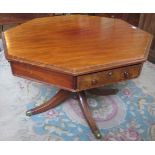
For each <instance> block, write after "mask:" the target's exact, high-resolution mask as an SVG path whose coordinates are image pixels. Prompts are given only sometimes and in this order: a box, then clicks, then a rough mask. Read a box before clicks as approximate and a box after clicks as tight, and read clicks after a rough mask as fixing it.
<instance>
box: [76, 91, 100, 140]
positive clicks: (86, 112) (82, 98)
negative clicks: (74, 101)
mask: <svg viewBox="0 0 155 155" xmlns="http://www.w3.org/2000/svg"><path fill="white" fill-rule="evenodd" d="M77 95H78V98H79V103H80V106H81V109H82V111H83V114H84V116H85V118H86V120H87V122H88V124H89V126H90V128H91V130H92V132H93V133H94V134H95V136H96V138H101V134H100V131H99V129H98V127H97V125H96V122H95V120H94V119H93V116H92V114H91V111H90V108H89V105H88V102H87V97H86V94H85V92H84V91H81V92H79V93H77Z"/></svg>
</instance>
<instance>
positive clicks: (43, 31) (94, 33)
mask: <svg viewBox="0 0 155 155" xmlns="http://www.w3.org/2000/svg"><path fill="white" fill-rule="evenodd" d="M3 39H4V40H5V44H6V49H7V50H6V56H7V58H8V59H9V60H12V61H20V62H24V63H31V64H32V65H37V66H41V67H45V68H47V69H51V70H55V71H58V72H62V73H66V74H71V75H82V74H86V73H92V72H96V71H100V70H103V69H109V68H116V67H119V66H123V65H128V64H134V63H137V62H143V61H144V60H146V58H147V55H148V50H149V47H150V43H151V40H152V36H151V35H150V34H149V33H147V32H144V31H142V30H140V29H139V28H137V27H134V26H132V25H130V24H128V23H126V22H125V21H123V20H120V19H113V18H105V17H96V16H86V15H69V16H56V17H44V18H36V19H33V20H30V21H28V22H26V23H23V24H21V25H19V26H17V27H14V28H11V29H9V30H7V31H5V32H4V33H3Z"/></svg>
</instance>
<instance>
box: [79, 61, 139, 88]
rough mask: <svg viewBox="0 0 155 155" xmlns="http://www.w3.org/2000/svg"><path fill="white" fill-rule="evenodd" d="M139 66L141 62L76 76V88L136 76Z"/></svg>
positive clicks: (95, 85)
mask: <svg viewBox="0 0 155 155" xmlns="http://www.w3.org/2000/svg"><path fill="white" fill-rule="evenodd" d="M141 68H142V64H137V65H132V66H127V67H121V68H117V69H111V70H106V71H101V72H97V73H92V74H86V75H81V76H78V77H77V88H78V90H85V89H90V88H95V87H100V86H102V85H105V84H111V83H115V82H119V81H123V80H129V79H132V78H136V77H137V76H138V75H139V74H140V71H141Z"/></svg>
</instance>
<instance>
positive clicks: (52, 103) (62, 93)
mask: <svg viewBox="0 0 155 155" xmlns="http://www.w3.org/2000/svg"><path fill="white" fill-rule="evenodd" d="M70 94H71V92H69V91H66V90H63V89H61V90H59V91H58V92H57V93H56V95H55V96H54V97H52V98H51V99H50V100H49V101H48V102H46V103H44V104H42V105H40V106H38V107H36V108H33V109H30V110H28V111H27V112H26V115H27V116H32V115H35V114H38V113H42V112H45V111H47V110H49V109H51V108H54V107H56V106H57V105H59V104H60V103H61V102H63V101H65V100H66V99H67V98H68V97H69V96H70Z"/></svg>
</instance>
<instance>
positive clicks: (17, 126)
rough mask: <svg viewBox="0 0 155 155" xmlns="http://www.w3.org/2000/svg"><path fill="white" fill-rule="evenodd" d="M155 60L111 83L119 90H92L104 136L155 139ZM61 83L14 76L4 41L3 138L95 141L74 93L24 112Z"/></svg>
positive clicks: (0, 71)
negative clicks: (54, 104) (43, 107)
mask: <svg viewBox="0 0 155 155" xmlns="http://www.w3.org/2000/svg"><path fill="white" fill-rule="evenodd" d="M154 86H155V65H154V64H152V63H150V62H146V63H145V64H144V66H143V70H142V73H141V75H140V77H139V78H137V79H134V80H129V81H126V82H121V83H118V84H115V85H110V86H108V87H115V88H118V89H119V93H118V94H117V95H111V96H106V97H105V96H104V97H97V96H93V95H90V94H87V96H88V100H89V105H90V107H91V110H92V113H93V117H94V119H95V120H96V122H97V124H98V127H99V128H100V129H101V133H102V135H103V138H102V139H101V140H104V141H109V140H117V141H118V140H119V141H120V140H133V141H136V140H155V87H154ZM57 91H58V88H56V87H54V86H49V85H44V84H41V83H37V82H33V81H30V80H26V79H22V78H19V77H15V76H13V75H12V73H11V69H10V65H9V63H8V62H7V61H6V59H5V57H4V53H3V48H2V42H1V41H0V140H26V141H28V140H29V141H30V140H31V141H36V140H37V141H38V140H41V141H42V140H52V141H54V140H65V141H67V140H81V141H87V140H96V139H95V138H94V136H93V134H92V132H91V131H90V128H89V127H88V125H87V123H86V121H85V119H84V117H83V114H82V112H81V110H80V108H79V104H78V101H77V100H76V99H74V96H72V97H71V98H70V99H69V100H67V101H66V102H64V103H62V104H61V105H60V106H58V107H56V108H54V109H52V110H50V111H47V112H45V113H42V114H38V115H35V116H32V117H27V116H25V111H26V110H27V109H30V108H32V107H35V106H37V105H39V104H41V103H43V102H45V101H47V100H48V99H50V98H51V97H52V96H53V95H54V94H55V93H56V92H57Z"/></svg>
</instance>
